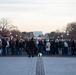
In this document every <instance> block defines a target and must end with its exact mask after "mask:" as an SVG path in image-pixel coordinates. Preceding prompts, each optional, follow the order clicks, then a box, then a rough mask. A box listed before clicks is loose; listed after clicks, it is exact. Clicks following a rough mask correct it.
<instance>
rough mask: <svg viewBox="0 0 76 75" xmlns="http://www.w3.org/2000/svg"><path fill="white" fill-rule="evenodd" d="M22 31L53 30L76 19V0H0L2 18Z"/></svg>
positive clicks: (44, 31)
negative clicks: (7, 19) (8, 20)
mask: <svg viewBox="0 0 76 75" xmlns="http://www.w3.org/2000/svg"><path fill="white" fill-rule="evenodd" d="M2 17H5V18H9V19H11V20H12V22H13V24H14V25H16V26H18V28H19V30H20V31H43V33H46V32H51V31H54V30H56V29H58V28H59V29H62V27H64V26H66V25H67V23H69V22H74V21H76V0H0V18H2Z"/></svg>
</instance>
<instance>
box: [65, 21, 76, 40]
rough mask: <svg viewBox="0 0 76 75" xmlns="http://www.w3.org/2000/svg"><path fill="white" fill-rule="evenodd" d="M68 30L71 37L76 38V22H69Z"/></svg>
mask: <svg viewBox="0 0 76 75" xmlns="http://www.w3.org/2000/svg"><path fill="white" fill-rule="evenodd" d="M66 32H67V33H68V34H69V36H70V37H71V38H74V39H75V38H76V22H72V23H68V25H67V27H66Z"/></svg>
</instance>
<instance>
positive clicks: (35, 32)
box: [33, 31, 43, 37]
mask: <svg viewBox="0 0 76 75" xmlns="http://www.w3.org/2000/svg"><path fill="white" fill-rule="evenodd" d="M33 35H34V36H35V37H39V36H42V35H43V33H42V31H34V32H33Z"/></svg>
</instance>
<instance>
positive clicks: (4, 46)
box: [2, 38, 7, 55]
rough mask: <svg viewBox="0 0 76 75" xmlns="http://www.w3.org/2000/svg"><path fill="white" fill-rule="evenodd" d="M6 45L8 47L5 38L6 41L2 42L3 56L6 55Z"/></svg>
mask: <svg viewBox="0 0 76 75" xmlns="http://www.w3.org/2000/svg"><path fill="white" fill-rule="evenodd" d="M6 45H7V42H6V39H5V38H4V39H3V40H2V49H3V55H5V49H6Z"/></svg>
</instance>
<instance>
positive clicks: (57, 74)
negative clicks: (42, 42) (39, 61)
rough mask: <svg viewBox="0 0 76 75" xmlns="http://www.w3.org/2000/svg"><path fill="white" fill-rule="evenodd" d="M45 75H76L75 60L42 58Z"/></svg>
mask: <svg viewBox="0 0 76 75" xmlns="http://www.w3.org/2000/svg"><path fill="white" fill-rule="evenodd" d="M43 62H44V70H45V75H76V58H71V57H68V58H67V57H44V58H43Z"/></svg>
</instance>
